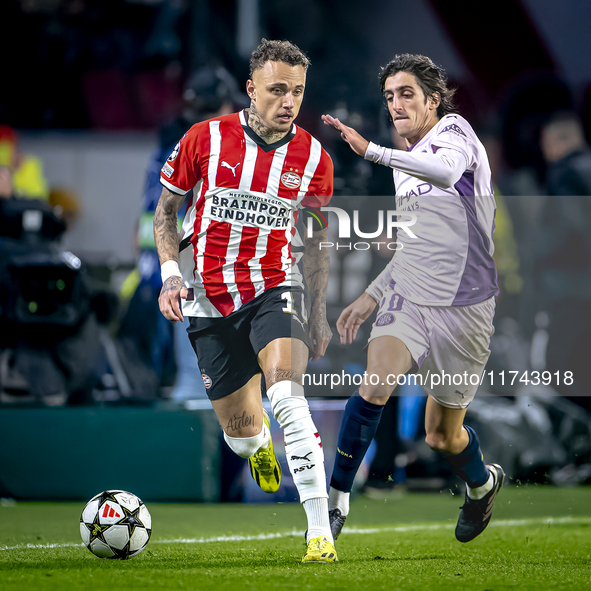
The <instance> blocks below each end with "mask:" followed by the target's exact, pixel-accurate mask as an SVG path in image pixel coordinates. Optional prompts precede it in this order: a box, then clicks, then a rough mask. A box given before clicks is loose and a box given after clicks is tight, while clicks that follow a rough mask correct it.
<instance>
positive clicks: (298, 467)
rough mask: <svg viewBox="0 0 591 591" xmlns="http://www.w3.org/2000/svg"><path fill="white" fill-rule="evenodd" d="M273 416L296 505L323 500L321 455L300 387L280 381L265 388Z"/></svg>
mask: <svg viewBox="0 0 591 591" xmlns="http://www.w3.org/2000/svg"><path fill="white" fill-rule="evenodd" d="M267 396H268V398H269V400H270V401H271V406H272V408H273V414H274V415H275V418H276V419H277V422H278V423H279V425H280V426H281V428H282V429H283V435H284V437H285V457H286V459H287V464H288V466H289V471H290V472H291V475H292V477H293V482H294V484H295V486H296V488H297V489H298V493H299V495H300V502H301V503H304V502H306V501H308V500H310V499H319V498H322V497H324V498H326V497H327V496H328V495H327V494H326V475H325V472H324V452H323V451H322V443H321V441H320V435H319V434H318V430H317V429H316V427H315V426H314V421H313V420H312V417H311V416H310V409H309V407H308V401H307V400H306V398H305V397H304V388H303V387H302V386H301V385H300V384H296V383H295V382H291V381H288V380H284V381H281V382H277V383H276V384H273V385H272V386H271V387H270V388H268V389H267Z"/></svg>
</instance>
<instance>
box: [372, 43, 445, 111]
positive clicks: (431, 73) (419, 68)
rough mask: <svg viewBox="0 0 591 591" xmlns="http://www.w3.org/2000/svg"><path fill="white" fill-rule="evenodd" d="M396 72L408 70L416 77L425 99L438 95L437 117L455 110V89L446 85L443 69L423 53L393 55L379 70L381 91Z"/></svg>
mask: <svg viewBox="0 0 591 591" xmlns="http://www.w3.org/2000/svg"><path fill="white" fill-rule="evenodd" d="M398 72H408V73H409V74H412V75H413V76H414V77H415V78H416V80H417V83H418V85H419V86H420V87H421V89H422V91H423V93H424V94H425V100H427V97H430V96H434V97H437V96H438V97H439V98H440V103H439V106H438V107H437V117H439V118H441V117H443V116H444V115H448V114H449V113H454V112H455V105H454V103H453V96H454V94H455V92H456V91H455V89H453V88H448V87H447V75H446V74H445V70H444V69H443V68H440V67H439V66H436V65H435V64H434V63H433V60H431V59H430V58H428V57H426V56H424V55H413V54H410V53H403V54H401V55H395V56H394V59H393V60H392V61H391V62H389V63H388V64H386V65H385V66H384V67H383V68H382V70H381V71H380V87H381V89H382V92H384V87H385V86H386V80H387V79H388V78H389V77H390V76H394V75H395V74H397V73H398Z"/></svg>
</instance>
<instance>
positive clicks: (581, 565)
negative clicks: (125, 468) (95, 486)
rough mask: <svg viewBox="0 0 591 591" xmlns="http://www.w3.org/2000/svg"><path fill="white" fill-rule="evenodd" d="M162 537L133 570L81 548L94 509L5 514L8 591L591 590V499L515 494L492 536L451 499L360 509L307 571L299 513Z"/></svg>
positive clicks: (220, 516) (1, 513) (158, 521)
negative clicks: (471, 534) (332, 551)
mask: <svg viewBox="0 0 591 591" xmlns="http://www.w3.org/2000/svg"><path fill="white" fill-rule="evenodd" d="M144 501H146V503H147V505H148V508H149V509H150V511H151V513H152V518H153V528H154V529H153V534H152V539H151V541H150V543H149V544H148V547H147V548H146V549H145V550H144V551H143V552H142V553H141V554H140V555H139V556H138V557H136V558H134V559H132V560H129V561H113V560H101V559H99V558H96V557H94V556H93V555H92V554H91V553H90V552H89V551H88V550H86V548H84V547H82V546H81V545H80V539H79V528H78V520H79V517H80V513H81V510H82V508H83V506H84V503H12V502H7V501H4V502H3V503H2V505H1V506H0V589H2V590H3V591H12V590H15V589H23V590H24V589H26V590H27V591H29V590H35V591H37V590H44V589H48V590H49V589H57V590H61V589H64V590H66V589H67V590H78V589H93V590H95V589H96V590H103V589H104V590H109V591H112V590H114V589H121V590H126V589H148V590H151V589H228V590H230V589H231V590H240V591H247V590H251V589H252V590H255V589H256V590H261V591H267V590H271V589H294V590H297V591H303V590H307V589H313V590H317V591H324V590H333V589H342V590H350V589H351V590H353V589H363V590H364V591H370V590H373V589H387V590H388V591H394V590H399V589H401V590H406V589H420V590H424V589H438V590H439V589H442V590H445V589H453V590H454V591H459V590H463V589H468V590H470V591H485V590H487V589H490V590H493V589H494V590H495V591H497V590H500V589H516V590H517V589H518V590H527V589H535V590H536V591H544V590H546V589H565V590H569V591H571V590H575V589H590V588H591V488H578V489H561V490H559V489H553V488H549V487H542V486H532V485H530V486H518V487H517V486H513V487H506V488H505V489H504V490H503V491H502V492H501V494H500V496H499V497H498V499H497V503H496V505H495V511H494V515H493V520H492V522H491V524H490V525H489V527H488V529H487V530H486V531H485V532H484V533H483V534H482V535H481V536H480V537H478V538H477V539H476V540H474V541H473V542H471V543H469V544H460V543H459V542H457V541H456V540H455V538H454V535H453V528H454V526H455V522H456V519H457V515H458V507H459V505H461V504H462V501H463V499H462V498H461V497H459V496H458V495H456V496H452V495H451V493H450V492H449V491H447V492H445V493H443V492H442V493H440V494H438V495H437V494H433V495H427V494H405V495H402V496H398V497H396V496H391V497H388V498H384V499H383V500H379V501H376V500H368V499H366V498H364V497H358V498H357V499H356V500H355V501H354V502H353V503H352V505H351V514H350V517H349V519H348V521H347V526H346V529H345V530H344V533H343V535H342V536H341V538H340V539H339V541H338V543H337V551H338V553H339V559H340V561H339V562H338V563H337V564H331V565H318V564H316V565H302V564H300V560H301V557H302V555H303V553H304V543H303V538H302V532H303V530H304V528H305V516H304V511H303V510H302V508H301V507H300V506H299V505H297V504H275V505H185V504H176V505H172V504H159V503H150V501H149V499H144Z"/></svg>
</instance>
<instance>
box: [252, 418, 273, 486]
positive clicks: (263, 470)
mask: <svg viewBox="0 0 591 591" xmlns="http://www.w3.org/2000/svg"><path fill="white" fill-rule="evenodd" d="M263 413H264V414H263V419H264V421H265V425H267V429H269V447H267V448H261V449H259V451H257V453H256V454H254V455H253V456H250V458H248V467H249V468H250V473H251V474H252V477H253V478H254V481H255V482H256V483H257V484H258V485H259V488H260V489H261V490H262V491H263V492H266V493H274V492H277V491H278V490H279V485H280V484H281V466H280V464H279V461H278V460H277V456H276V455H275V451H274V450H273V438H272V437H271V421H270V420H269V414H268V413H267V411H266V410H264V409H263Z"/></svg>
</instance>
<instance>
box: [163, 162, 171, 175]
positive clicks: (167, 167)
mask: <svg viewBox="0 0 591 591" xmlns="http://www.w3.org/2000/svg"><path fill="white" fill-rule="evenodd" d="M173 172H174V168H173V167H172V166H170V164H168V162H165V163H164V166H163V167H162V174H164V175H166V176H167V177H168V178H170V177H171V176H172V173H173Z"/></svg>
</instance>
